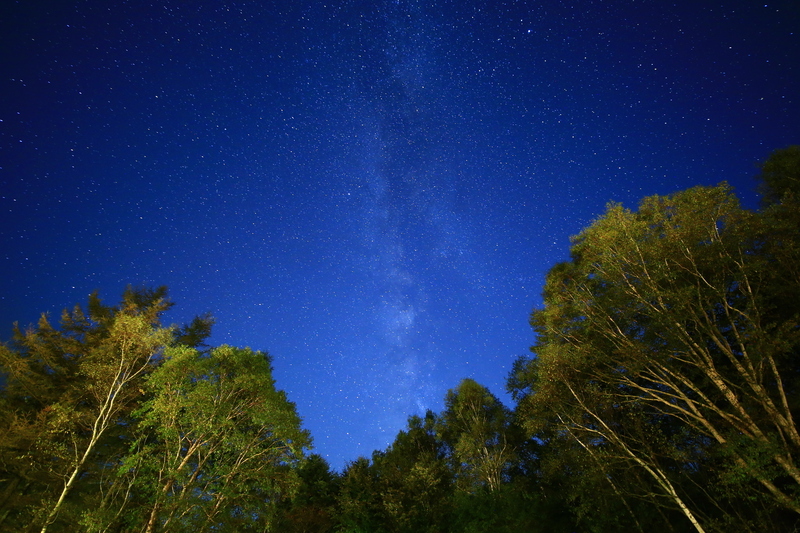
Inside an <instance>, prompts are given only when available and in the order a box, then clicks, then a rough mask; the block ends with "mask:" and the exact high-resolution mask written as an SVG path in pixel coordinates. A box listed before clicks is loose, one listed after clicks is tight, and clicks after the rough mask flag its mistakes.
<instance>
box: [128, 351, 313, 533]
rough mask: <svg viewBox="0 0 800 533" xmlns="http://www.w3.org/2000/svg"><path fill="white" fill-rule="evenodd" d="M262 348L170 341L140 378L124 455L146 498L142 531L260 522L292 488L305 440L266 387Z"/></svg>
mask: <svg viewBox="0 0 800 533" xmlns="http://www.w3.org/2000/svg"><path fill="white" fill-rule="evenodd" d="M270 361H271V359H270V357H269V355H268V354H266V353H262V352H253V351H251V350H249V349H238V348H233V347H230V346H221V347H218V348H215V349H213V350H211V351H210V353H208V354H202V353H201V352H199V351H198V350H196V349H194V348H189V347H187V346H176V347H170V348H168V349H167V350H166V351H165V355H164V361H163V363H162V364H161V365H160V366H159V367H158V369H156V370H155V371H154V372H153V373H152V374H151V375H150V376H149V378H148V379H147V381H146V384H145V389H146V391H148V392H149V393H150V394H151V397H150V399H149V400H148V401H146V402H145V403H144V404H143V406H142V408H141V409H140V411H139V412H138V417H139V419H140V424H139V435H140V437H139V440H138V443H137V446H136V448H135V450H134V453H133V454H132V455H131V456H129V457H128V458H126V460H125V462H126V464H129V465H131V468H130V469H129V471H128V472H127V473H125V474H127V475H137V474H138V471H139V470H143V471H144V472H146V473H147V475H145V476H139V479H140V481H139V482H137V483H136V484H137V490H138V491H139V493H140V494H142V495H144V496H143V497H142V499H143V500H144V501H145V502H148V503H147V506H148V507H149V509H146V512H144V513H143V514H142V515H141V519H142V520H143V521H144V526H145V530H146V531H148V532H151V531H155V530H156V529H159V530H167V529H169V530H190V529H191V530H192V531H207V530H213V531H220V530H231V531H240V530H249V529H254V528H256V529H258V528H260V529H263V528H265V527H266V526H268V525H269V524H270V522H271V520H272V519H273V515H274V513H275V511H276V508H277V504H278V503H279V502H280V501H281V500H282V499H283V498H288V497H290V496H291V495H292V494H293V492H294V491H295V490H296V488H297V484H298V479H297V475H296V472H295V470H294V467H296V466H297V465H298V464H299V462H300V460H301V458H302V456H303V450H304V449H305V448H307V447H309V446H310V443H311V439H310V436H309V435H308V432H307V431H305V430H303V429H301V427H300V418H299V417H298V416H297V412H296V409H295V406H294V404H293V403H292V402H290V401H288V400H287V398H286V395H285V393H284V392H283V391H280V390H278V389H276V388H275V382H274V380H273V378H272V367H271V364H270Z"/></svg>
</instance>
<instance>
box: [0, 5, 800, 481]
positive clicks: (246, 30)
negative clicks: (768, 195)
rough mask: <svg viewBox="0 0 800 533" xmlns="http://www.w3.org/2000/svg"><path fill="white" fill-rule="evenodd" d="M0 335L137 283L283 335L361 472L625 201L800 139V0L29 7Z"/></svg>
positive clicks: (260, 337)
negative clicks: (579, 238)
mask: <svg viewBox="0 0 800 533" xmlns="http://www.w3.org/2000/svg"><path fill="white" fill-rule="evenodd" d="M0 9H1V11H0V76H1V79H0V120H1V122H0V167H2V169H1V170H0V222H1V223H0V239H1V240H0V242H2V249H1V250H0V273H2V275H0V338H2V339H8V338H9V337H10V332H11V324H12V322H14V321H19V322H20V323H22V324H28V323H31V322H35V321H36V320H37V318H38V316H39V314H40V313H41V312H43V311H47V312H49V313H50V314H51V317H53V318H54V319H57V317H58V315H59V313H60V310H61V309H63V308H64V307H67V306H69V307H71V306H72V305H74V304H76V303H85V301H86V297H87V295H88V294H89V293H90V292H91V291H93V290H95V289H99V290H100V292H101V296H103V297H104V300H105V301H106V302H107V303H109V304H114V303H116V302H117V301H118V299H119V297H120V294H121V293H122V291H123V289H124V288H125V286H126V285H128V284H133V285H136V286H140V285H149V286H157V285H167V286H168V287H169V288H170V294H171V296H172V298H173V300H174V301H175V302H176V303H177V305H176V307H175V310H174V311H173V312H171V313H170V315H169V317H168V321H171V322H185V321H187V320H188V319H190V318H191V317H192V316H193V315H196V314H201V313H204V312H207V311H208V312H211V313H212V314H213V315H214V316H215V317H216V318H217V325H216V326H215V333H214V335H213V337H212V339H211V343H212V344H214V345H217V344H222V343H227V344H233V345H236V346H242V347H243V346H249V347H251V348H253V349H258V350H265V351H269V352H270V353H271V354H272V356H273V358H274V367H275V377H276V379H277V383H278V387H280V388H282V389H284V390H286V391H287V393H288V395H289V398H290V399H291V400H292V401H294V402H295V403H296V404H297V408H298V411H299V413H300V415H301V416H302V417H303V419H304V425H305V427H306V428H307V429H309V430H310V431H311V433H312V435H313V437H314V441H315V451H316V452H318V453H320V454H322V455H323V456H324V457H326V458H327V459H328V460H329V461H330V462H331V464H332V465H333V466H334V467H335V468H337V469H340V468H342V466H343V465H344V464H345V463H346V461H349V460H354V459H356V458H357V457H358V456H359V455H368V454H369V453H370V452H371V451H372V450H374V449H382V448H385V447H386V445H387V444H389V443H390V442H391V441H392V439H393V438H394V436H395V435H396V433H397V432H398V431H399V430H400V429H402V428H403V427H404V426H405V423H406V419H407V417H408V415H411V414H415V413H416V414H421V413H424V411H425V410H426V409H428V408H430V409H433V410H435V411H438V410H441V409H442V405H443V397H444V395H445V393H446V391H447V390H448V389H449V388H453V387H455V386H456V385H457V384H458V382H459V381H460V380H461V379H462V378H465V377H471V378H474V379H475V380H477V381H478V382H480V383H482V384H484V385H486V386H488V387H489V388H490V389H491V390H492V391H493V392H494V393H495V394H497V395H498V396H499V397H500V398H501V399H503V401H504V402H506V403H507V404H508V405H509V406H510V405H511V402H510V398H509V397H508V395H506V393H505V391H504V388H505V379H506V377H507V375H508V372H509V370H510V368H511V364H512V362H513V361H514V359H515V358H516V357H518V356H519V355H524V354H526V353H528V348H529V346H530V345H531V344H532V343H533V341H534V337H533V333H532V331H531V329H530V326H529V325H528V316H529V313H530V311H531V310H532V309H533V308H534V307H535V306H537V305H539V303H540V302H541V298H540V293H541V290H542V287H543V282H544V276H545V274H546V272H547V270H548V269H549V268H550V267H551V266H553V265H554V264H555V263H556V262H557V261H560V260H564V259H566V258H567V257H568V250H569V236H570V235H574V234H576V233H578V232H579V231H580V230H581V228H583V227H585V226H586V225H587V224H589V223H590V222H591V221H592V219H593V218H596V217H597V216H599V215H601V214H602V213H603V211H604V207H605V205H606V203H607V202H608V201H611V200H613V201H619V202H622V203H624V204H625V205H626V206H628V207H632V208H634V207H636V205H637V203H638V201H639V199H640V198H642V197H643V196H647V195H651V194H668V193H671V192H674V191H677V190H680V189H684V188H687V187H690V186H693V185H699V184H702V185H713V184H717V183H719V182H720V181H723V180H727V181H728V182H730V183H731V184H732V185H733V186H734V187H735V188H736V190H737V191H738V193H739V194H740V195H741V196H742V197H743V198H744V201H745V203H746V205H748V206H756V205H757V197H756V195H755V194H754V192H753V191H754V188H755V185H756V182H755V181H754V179H753V177H754V175H755V174H756V172H757V170H756V163H757V162H759V161H761V160H763V159H764V158H766V157H767V156H768V154H769V153H770V152H771V151H773V150H775V149H777V148H782V147H785V146H787V145H789V144H798V143H800V97H798V89H799V88H800V3H798V2H797V1H795V0H790V1H784V2H767V3H765V2H764V1H762V2H752V1H724V0H718V1H716V2H709V1H698V0H678V1H677V2H656V1H652V2H643V1H641V0H619V1H600V0H596V1H579V0H576V1H573V2H566V1H563V2H561V1H555V0H542V1H530V2H525V1H517V2H512V1H496V0H495V1H484V2H478V1H472V0H454V1H444V0H440V1H430V2H423V1H420V2H413V1H407V0H393V1H389V2H384V1H379V2H366V1H365V2H337V1H332V2H317V1H304V2H289V1H276V2H248V1H241V2H226V1H222V0H220V1H193V2H187V1H166V2H159V3H149V2H144V1H139V0H136V1H133V0H132V1H128V2H125V1H118V0H102V1H101V0H87V1H80V2H79V1H74V0H72V1H67V0H60V1H57V2H56V1H53V2H46V1H35V0H30V1H28V0H25V1H22V0H20V1H16V2H14V1H10V0H5V1H4V2H3V3H2V8H0Z"/></svg>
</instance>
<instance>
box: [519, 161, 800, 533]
mask: <svg viewBox="0 0 800 533" xmlns="http://www.w3.org/2000/svg"><path fill="white" fill-rule="evenodd" d="M784 166H785V165H784ZM765 168H769V165H765ZM782 197H783V198H784V199H786V198H787V197H786V195H785V194H784V195H783V196H782ZM776 209H781V210H782V213H781V214H782V217H777V216H775V215H774V214H770V213H763V214H758V213H752V212H749V211H746V210H744V209H742V208H741V207H740V206H739V204H738V202H737V200H736V198H735V196H734V195H733V194H732V193H731V191H730V189H729V188H728V187H727V186H726V185H724V184H723V185H720V186H718V187H697V188H694V189H690V190H687V191H683V192H681V193H677V194H675V195H672V196H666V197H662V196H654V197H650V198H646V199H645V200H644V201H643V202H642V204H641V205H640V208H639V210H638V212H631V211H629V210H626V209H624V208H622V207H621V206H619V205H611V206H610V207H609V209H608V211H607V212H606V214H605V215H604V216H603V217H601V218H600V219H598V220H597V221H596V222H594V223H593V224H592V225H591V226H590V227H589V228H587V229H586V230H584V231H583V232H582V233H581V234H580V235H579V236H578V237H576V238H575V240H574V244H573V247H572V260H571V261H570V262H567V263H563V264H560V265H557V266H556V267H555V268H553V269H552V270H551V271H550V273H549V275H548V278H547V284H546V287H545V293H544V296H545V306H544V308H543V309H541V310H538V311H535V312H534V313H533V315H532V319H531V323H532V325H533V326H534V328H535V330H536V332H537V334H538V341H537V345H536V346H535V347H534V348H533V350H534V352H535V354H536V358H535V359H530V360H527V361H522V362H520V364H518V366H517V368H516V377H515V378H514V380H515V381H516V384H517V385H519V384H523V385H524V386H523V389H525V387H527V388H526V389H525V391H526V392H525V393H524V394H522V395H521V396H522V405H521V408H522V410H523V411H525V410H527V413H528V420H529V422H530V423H533V421H534V420H536V417H548V416H549V417H550V418H551V419H555V420H556V421H557V423H558V424H559V425H560V426H561V427H562V428H563V431H564V432H565V433H568V434H571V435H574V436H575V438H576V439H577V440H578V441H579V442H581V443H583V444H584V445H586V446H593V447H594V448H595V451H602V452H604V453H611V454H612V455H613V456H614V457H615V458H617V459H618V460H625V461H627V462H629V463H631V464H632V465H636V466H637V467H638V468H639V469H641V471H642V472H646V473H647V475H648V477H649V478H650V479H651V481H652V483H653V484H654V487H655V488H657V489H658V491H659V492H660V493H661V494H662V496H663V498H664V500H665V501H671V502H672V504H673V506H674V507H675V508H677V509H679V510H680V512H681V513H683V514H684V516H686V518H687V519H688V520H689V521H690V523H691V524H692V525H693V526H694V528H695V529H697V530H698V531H703V525H702V524H701V522H702V521H703V518H702V516H701V515H702V514H703V513H702V511H700V509H698V506H697V505H695V504H693V503H692V501H690V500H691V496H690V493H691V491H690V490H689V489H688V486H686V485H684V486H683V487H682V486H680V483H682V481H681V480H685V479H686V476H687V475H688V474H689V473H690V472H691V470H692V469H693V468H696V467H697V465H698V464H699V463H698V461H702V460H704V458H705V459H708V458H710V457H712V456H713V457H714V458H715V460H716V461H718V463H717V464H718V467H719V468H723V469H724V470H725V471H727V472H728V473H729V475H728V479H734V478H735V479H739V480H742V481H741V482H744V483H755V485H756V486H760V487H761V488H762V490H763V491H764V492H763V496H764V497H766V498H769V499H771V500H772V501H773V503H774V504H775V505H776V506H779V507H782V508H785V509H788V510H792V511H794V512H797V513H800V503H798V500H797V499H796V497H795V493H796V491H797V490H798V489H800V486H799V485H800V469H799V468H798V466H799V465H798V464H797V462H796V459H795V458H796V457H797V456H798V452H800V434H799V433H798V429H797V426H796V424H795V416H796V407H797V404H796V393H797V390H798V389H797V387H798V381H797V378H796V376H797V375H798V374H797V372H796V363H795V362H794V358H793V357H792V356H794V355H796V354H797V353H798V346H800V331H798V328H797V323H798V313H797V303H796V302H797V301H799V300H800V279H798V277H797V275H796V272H797V268H796V264H795V265H794V266H792V264H793V261H792V258H796V257H797V255H796V253H797V249H798V243H799V242H800V238H799V237H800V235H799V234H798V232H799V231H800V226H794V227H790V226H787V225H785V224H783V225H782V224H780V223H779V219H781V218H784V219H785V218H786V217H787V216H788V217H790V218H791V217H795V220H796V216H797V212H796V211H792V210H793V209H796V207H795V206H794V204H791V202H789V201H786V200H785V201H783V202H782V203H781V204H780V206H779V207H778V208H776ZM778 237H779V238H778ZM787 269H788V270H787ZM792 269H794V270H792ZM787 299H789V300H792V301H793V302H794V303H793V304H791V305H789V306H788V307H786V308H781V307H779V306H776V302H782V301H786V300H787ZM710 454H711V455H710ZM714 505H718V502H715V503H714Z"/></svg>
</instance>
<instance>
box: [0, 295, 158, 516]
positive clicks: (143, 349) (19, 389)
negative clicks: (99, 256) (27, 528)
mask: <svg viewBox="0 0 800 533" xmlns="http://www.w3.org/2000/svg"><path fill="white" fill-rule="evenodd" d="M171 305H172V304H171V302H169V301H168V300H167V299H166V289H165V288H163V287H162V288H159V289H156V290H149V289H133V288H130V287H129V288H128V289H127V290H126V291H125V293H124V294H123V298H122V302H121V304H120V305H119V306H117V307H108V306H105V305H103V304H102V303H101V301H100V299H99V298H98V296H97V294H96V293H95V294H92V295H91V296H90V298H89V303H88V306H87V312H84V310H83V309H82V308H81V307H79V306H76V307H75V308H74V310H72V311H71V312H70V311H66V310H65V311H64V312H63V314H62V316H61V327H60V328H59V329H56V328H54V327H53V326H52V325H51V324H50V321H49V320H48V318H47V316H46V315H42V317H41V319H40V320H39V323H38V325H37V326H36V327H35V328H34V327H31V328H29V329H28V330H26V331H24V332H23V331H22V330H21V329H20V328H19V327H17V326H15V330H14V337H13V340H12V343H11V345H10V346H5V347H4V348H3V349H2V350H0V370H1V371H2V373H4V374H5V375H6V380H7V381H6V384H5V387H3V390H2V394H1V395H0V397H1V398H2V402H3V407H4V409H3V414H2V424H3V428H4V429H5V431H4V435H3V437H2V439H0V447H2V448H3V452H4V453H3V454H2V455H3V456H4V457H5V458H8V459H9V461H8V462H6V463H4V464H3V467H4V470H5V471H6V474H7V476H8V478H7V479H9V483H12V484H19V483H22V484H24V485H25V486H26V487H28V488H27V489H26V491H25V496H24V497H23V498H21V501H22V502H24V505H25V508H22V509H20V508H16V509H14V510H13V514H15V515H16V516H17V519H18V520H22V521H29V522H37V521H38V522H39V523H40V524H41V530H42V531H46V530H47V529H48V527H49V526H50V525H51V524H52V523H53V522H54V521H55V520H56V519H57V517H58V515H59V513H60V512H61V511H62V509H63V508H64V506H65V503H66V502H67V500H68V499H69V497H70V495H71V494H72V493H73V492H75V490H76V486H77V485H79V484H82V485H83V487H84V488H86V487H89V486H90V485H91V483H89V482H88V481H89V480H90V479H91V476H87V472H88V471H95V472H96V471H97V470H98V469H102V468H103V461H102V460H100V461H99V462H98V460H97V457H96V456H97V455H98V453H99V451H100V450H101V448H102V449H105V448H106V447H109V446H110V447H114V446H115V445H116V442H115V440H116V441H118V439H112V438H111V434H112V433H115V432H118V431H119V430H120V428H121V427H122V426H121V425H120V423H121V422H123V421H124V420H125V419H126V417H127V416H128V414H129V413H130V411H131V409H133V408H134V407H135V405H136V403H137V401H138V399H139V397H140V389H139V383H140V382H141V380H142V378H143V377H144V376H145V375H146V374H147V373H148V372H149V371H150V370H152V368H154V361H155V359H156V358H157V357H158V355H159V354H160V352H161V350H162V348H163V347H164V346H165V345H166V344H167V343H169V342H170V341H171V340H172V339H173V333H172V329H170V328H164V327H161V325H160V316H161V315H162V313H163V312H164V311H166V310H167V309H169V307H170V306H171ZM31 485H33V486H31ZM6 503H8V500H7V501H6ZM35 509H38V514H39V518H38V519H37V518H35V517H34V516H33V515H31V514H30V512H31V511H33V510H35ZM10 514H12V509H10V508H7V509H5V510H4V512H3V514H2V516H0V520H4V519H6V518H8V516H9V515H10Z"/></svg>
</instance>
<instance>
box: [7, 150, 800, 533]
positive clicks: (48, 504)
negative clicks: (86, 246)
mask: <svg viewBox="0 0 800 533" xmlns="http://www.w3.org/2000/svg"><path fill="white" fill-rule="evenodd" d="M759 168H760V171H759V174H758V180H759V181H758V183H759V192H760V195H761V204H760V206H759V208H758V209H747V208H745V207H743V206H742V205H741V204H740V202H739V200H738V198H737V196H736V195H735V193H734V192H733V191H732V189H731V188H730V187H729V186H728V185H727V184H726V183H721V184H719V185H717V186H713V187H706V186H702V187H701V186H698V187H694V188H691V189H687V190H684V191H680V192H676V193H674V194H671V195H667V196H650V197H647V198H644V199H642V201H641V203H640V205H639V206H638V208H637V209H635V210H631V209H627V208H625V207H623V206H622V205H618V204H609V205H608V207H607V210H606V212H605V213H604V214H602V215H601V216H599V217H598V218H597V219H596V220H594V221H593V222H592V223H591V224H590V225H589V226H588V227H586V228H585V229H584V230H583V231H582V232H581V233H580V234H579V235H577V236H575V237H574V238H573V241H572V246H571V254H570V259H569V260H567V261H565V262H563V263H560V264H557V265H554V266H553V267H552V269H551V270H550V271H549V273H548V276H547V279H546V283H545V287H544V290H543V297H544V304H543V305H542V306H541V307H540V308H537V309H535V310H534V311H533V312H532V314H531V316H530V323H531V326H532V327H533V329H534V331H535V333H536V343H535V345H534V346H533V347H531V353H530V355H529V356H527V357H522V358H520V359H518V360H517V361H516V362H515V364H514V366H513V370H512V371H511V373H510V374H509V376H508V380H507V390H508V392H510V394H511V397H512V398H513V400H514V405H513V406H511V407H509V406H506V405H503V403H502V402H501V401H500V400H499V399H498V398H497V397H496V396H495V395H494V394H493V393H492V392H491V391H489V390H488V389H487V388H486V387H484V386H483V385H481V384H480V383H478V382H477V381H475V380H473V379H464V380H462V381H461V382H460V383H454V384H453V385H454V387H453V388H452V389H451V390H450V391H449V392H448V393H447V395H446V397H445V398H444V409H443V410H442V412H439V413H435V412H431V411H428V412H427V413H425V414H424V415H414V416H410V417H409V418H408V423H407V427H406V428H405V429H404V430H402V431H400V432H399V433H398V434H397V436H396V438H395V440H394V441H393V442H392V443H391V445H389V446H388V447H387V448H386V449H384V450H376V451H374V452H373V453H372V456H371V457H359V458H357V459H355V460H354V461H352V462H350V463H348V464H347V466H346V467H345V468H344V470H343V471H342V472H337V471H334V470H332V469H331V467H330V466H329V465H328V463H327V462H326V461H325V459H324V458H323V457H321V456H320V455H318V454H314V453H313V448H312V435H310V434H309V432H308V431H306V430H304V429H303V427H302V421H301V419H300V417H299V416H298V414H297V411H296V408H295V405H294V403H292V401H291V400H290V399H289V398H288V397H287V395H286V394H285V393H284V392H283V391H281V390H279V389H277V388H276V386H275V381H274V379H273V376H272V365H271V361H272V360H271V357H270V355H269V354H268V353H264V352H258V351H253V350H250V349H247V348H237V347H232V346H224V345H223V346H209V345H208V344H207V343H206V341H207V340H208V339H209V337H210V334H211V329H212V327H213V323H214V320H213V317H211V316H210V315H201V316H197V317H196V318H194V319H193V320H192V321H191V322H189V323H188V324H185V325H181V326H174V325H173V326H168V325H165V324H164V323H163V322H162V320H163V317H164V314H165V313H166V312H167V311H168V310H169V309H170V308H171V307H172V306H173V303H172V302H171V300H170V299H169V297H168V294H167V289H166V288H165V287H159V288H134V287H129V288H128V289H127V290H125V292H124V293H123V295H122V298H121V300H120V302H119V303H118V304H116V305H113V306H110V305H106V304H104V303H103V302H102V300H101V299H100V296H99V295H98V294H97V293H94V294H92V295H91V296H90V297H89V300H88V302H86V303H85V304H83V305H76V306H75V307H74V308H73V309H68V310H64V312H63V313H62V315H61V317H60V320H59V322H58V323H57V324H54V323H53V322H51V320H50V319H49V318H48V317H47V315H42V317H41V319H40V320H39V322H38V323H37V324H35V325H31V326H28V327H21V326H19V325H16V324H15V325H14V327H13V334H12V338H11V339H10V340H9V341H8V342H5V343H3V344H0V375H2V378H0V384H2V387H1V388H0V531H20V532H34V531H40V532H42V533H44V532H45V531H51V532H53V533H55V532H65V531H68V532H72V531H81V532H83V531H85V532H146V533H151V532H167V531H170V532H184V531H186V532H193V533H200V532H212V531H213V532H217V531H276V532H289V533H293V532H297V533H300V532H305V533H312V532H313V533H324V532H348V533H400V532H409V533H411V532H414V533H420V532H428V533H445V532H458V533H461V532H475V533H477V532H492V533H504V532H505V533H512V532H534V533H535V532H542V533H544V532H565V533H566V532H577V531H586V532H608V531H623V530H624V531H636V532H641V533H644V532H646V531H664V532H675V533H679V532H727V533H730V532H732V531H737V532H738V531H743V532H748V531H752V532H759V533H761V532H789V531H796V530H797V528H798V527H800V430H798V425H797V423H796V422H795V420H794V417H795V415H797V416H800V146H790V147H788V148H784V149H781V150H777V151H775V152H773V153H772V155H771V156H770V157H769V158H768V159H767V160H766V161H764V162H763V163H762V164H761V165H760V167H759Z"/></svg>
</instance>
